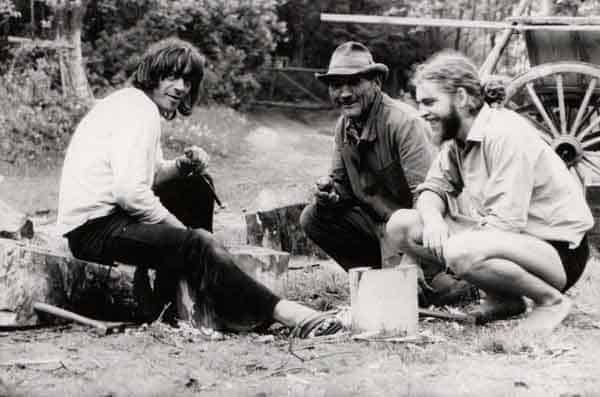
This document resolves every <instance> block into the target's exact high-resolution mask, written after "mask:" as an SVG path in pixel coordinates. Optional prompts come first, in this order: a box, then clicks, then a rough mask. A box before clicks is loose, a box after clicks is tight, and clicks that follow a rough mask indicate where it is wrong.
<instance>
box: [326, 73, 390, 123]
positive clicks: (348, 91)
mask: <svg viewBox="0 0 600 397" xmlns="http://www.w3.org/2000/svg"><path fill="white" fill-rule="evenodd" d="M328 84H329V96H330V97H331V99H332V100H333V102H334V103H335V104H336V105H337V106H339V108H340V109H341V111H342V114H344V115H345V116H346V117H350V118H361V117H363V116H365V115H366V112H368V111H369V108H370V107H371V103H373V100H374V99H375V94H376V93H377V87H378V86H377V82H376V81H375V80H371V79H368V78H366V77H363V76H356V75H354V76H344V77H341V76H340V77H334V78H331V79H330V80H329V81H328Z"/></svg>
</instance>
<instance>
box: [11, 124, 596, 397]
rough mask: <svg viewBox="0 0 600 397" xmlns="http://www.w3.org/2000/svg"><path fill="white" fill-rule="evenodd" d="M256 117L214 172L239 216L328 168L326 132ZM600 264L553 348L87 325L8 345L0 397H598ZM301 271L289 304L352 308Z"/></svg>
mask: <svg viewBox="0 0 600 397" xmlns="http://www.w3.org/2000/svg"><path fill="white" fill-rule="evenodd" d="M253 117H255V120H254V121H255V122H256V125H255V127H256V128H253V129H252V131H250V133H249V134H248V135H247V136H245V137H241V138H240V139H243V141H242V142H241V144H240V149H241V150H239V152H238V153H237V154H236V155H235V156H233V157H228V158H221V159H218V158H217V159H214V162H213V165H212V170H213V171H212V172H213V173H214V174H215V176H216V177H217V181H218V184H217V188H218V189H219V193H220V194H221V195H222V196H223V197H222V198H223V199H224V201H226V202H228V203H229V205H230V210H231V211H240V210H242V209H243V208H250V207H252V206H254V205H257V201H261V200H270V201H277V200H283V199H284V197H282V195H285V194H289V195H290V196H292V197H295V198H297V197H299V196H301V195H304V194H308V190H309V185H310V182H309V181H312V180H314V179H316V178H317V177H318V176H320V175H322V174H323V173H325V172H326V170H327V166H328V158H329V151H330V148H331V145H332V143H331V137H330V136H327V135H325V134H323V133H321V132H320V131H321V129H323V128H325V127H326V125H327V123H326V122H324V123H323V124H318V123H317V124H315V123H303V122H302V121H299V120H294V121H291V120H288V119H287V118H284V117H283V116H281V115H273V114H271V115H269V114H265V113H263V114H259V115H256V116H253ZM310 121H313V120H310ZM324 126H325V127H324ZM57 175H58V173H57V172H56V171H50V172H48V173H47V174H46V175H45V176H44V175H32V176H31V177H25V178H23V177H19V178H17V177H14V178H11V177H10V176H9V177H7V178H6V180H5V181H4V182H3V183H1V184H0V197H3V198H6V199H8V200H9V201H10V192H11V191H15V190H18V189H17V188H24V189H26V190H27V189H29V185H28V184H32V185H33V186H32V187H31V191H34V190H35V189H34V187H35V184H36V178H45V179H48V178H55V179H56V178H57ZM39 180H41V179H38V184H39ZM50 186H54V184H50ZM42 190H43V191H42V192H41V193H39V194H40V196H39V197H32V198H31V199H28V201H27V202H29V203H30V204H28V205H30V207H28V211H29V212H32V211H34V210H35V209H36V208H41V209H44V208H49V207H50V208H52V205H53V204H52V202H53V200H55V194H56V192H55V191H54V190H53V188H51V187H48V188H44V189H42ZM18 191H20V192H23V190H18ZM265 191H266V193H265ZM261 192H262V193H261ZM286 192H287V193H286ZM20 194H26V193H20ZM53 197H54V198H53ZM21 202H23V201H21ZM597 257H598V255H597V253H596V255H595V258H594V259H593V260H591V261H590V263H589V265H588V268H587V270H586V272H585V273H584V276H583V279H582V280H581V281H580V283H579V284H578V285H577V287H576V288H574V290H573V291H572V292H570V295H571V296H572V298H573V299H574V301H575V303H576V307H575V310H574V312H573V313H572V314H571V315H570V316H569V317H568V318H567V320H566V321H565V323H564V325H562V326H561V327H560V328H558V329H557V330H556V331H555V332H554V333H553V334H552V335H551V336H549V337H545V338H542V339H540V338H533V337H531V336H527V335H518V334H515V333H514V332H512V328H513V327H514V325H515V323H516V322H517V321H516V320H513V321H505V322H500V323H497V324H494V325H491V326H486V327H477V326H473V325H460V324H457V323H451V322H445V321H440V320H421V321H420V324H419V334H420V337H421V339H420V341H419V342H416V343H390V342H382V341H371V342H359V341H353V340H352V339H351V338H350V336H348V335H342V336H340V337H336V338H317V339H313V340H305V341H298V340H295V341H293V343H292V344H291V345H290V340H289V339H288V337H287V333H286V332H285V330H281V329H277V328H274V329H271V330H269V331H268V332H267V333H266V334H261V335H258V334H246V335H228V336H227V337H226V338H225V340H222V341H208V340H205V339H204V338H203V337H202V336H201V335H199V334H198V333H197V332H194V331H193V330H190V329H187V328H180V329H178V330H176V329H172V328H168V327H166V326H163V325H162V324H151V325H149V326H146V327H138V328H132V329H128V330H127V331H126V332H125V333H121V334H115V335H109V336H104V337H99V336H97V335H95V334H94V333H93V332H91V331H90V329H89V328H86V327H81V326H77V325H68V326H63V327H58V328H52V329H48V328H46V329H39V330H30V331H18V332H13V331H10V332H8V331H0V380H1V381H2V382H1V383H0V396H5V395H7V396H93V397H108V396H114V397H117V396H119V397H121V396H194V395H203V396H253V397H263V396H306V397H308V396H310V397H312V396H315V397H321V396H323V397H324V396H389V395H394V396H395V395H397V396H530V395H533V396H560V397H575V396H582V397H583V396H597V395H599V396H600V364H599V363H600V360H598V357H597V354H598V353H597V352H598V351H600V287H599V285H600V284H599V283H600V261H599V260H598V259H596V258H597ZM294 268H296V270H291V271H290V272H289V275H288V276H286V277H287V282H288V285H289V289H288V291H289V294H290V296H291V297H294V296H297V295H294V294H296V293H297V291H298V287H297V286H298V283H302V285H303V286H309V287H310V286H314V293H310V291H306V290H307V289H310V288H307V287H303V289H304V290H305V291H304V294H303V296H302V297H303V300H304V301H308V303H310V304H313V305H315V306H320V305H321V304H322V302H323V301H326V300H328V301H331V297H332V296H333V295H335V296H338V297H339V296H347V295H344V294H342V293H341V291H343V290H344V288H345V287H346V284H345V283H346V278H345V274H340V273H339V270H338V269H336V268H335V265H333V264H332V263H331V262H329V261H323V260H317V259H313V258H294ZM324 280H326V281H324ZM332 280H333V281H332ZM324 285H325V287H323V286H324ZM342 303H344V302H342ZM345 303H346V304H347V303H348V302H347V301H346V302H345Z"/></svg>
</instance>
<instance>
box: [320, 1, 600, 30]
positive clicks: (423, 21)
mask: <svg viewBox="0 0 600 397" xmlns="http://www.w3.org/2000/svg"><path fill="white" fill-rule="evenodd" d="M522 1H523V0H522ZM524 1H525V2H526V3H529V2H530V1H531V0H524ZM321 21H323V22H334V23H336V22H337V23H363V24H376V25H395V26H427V27H442V28H471V29H497V30H506V29H510V30H517V31H524V30H553V31H569V32H575V31H600V25H597V24H596V23H590V24H583V23H577V24H572V25H565V24H564V23H563V24H539V25H531V24H527V23H519V22H517V21H515V22H510V21H504V22H496V21H483V20H461V19H449V18H408V17H386V16H378V15H359V14H327V13H322V14H321Z"/></svg>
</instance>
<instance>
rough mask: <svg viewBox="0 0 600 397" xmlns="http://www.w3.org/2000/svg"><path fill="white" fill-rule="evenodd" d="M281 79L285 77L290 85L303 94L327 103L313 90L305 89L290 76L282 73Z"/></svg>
mask: <svg viewBox="0 0 600 397" xmlns="http://www.w3.org/2000/svg"><path fill="white" fill-rule="evenodd" d="M281 77H283V78H284V79H285V81H287V82H288V83H290V84H291V85H293V86H294V87H296V88H297V89H299V90H300V91H302V92H303V93H305V94H306V95H308V96H309V97H311V98H312V99H314V100H315V101H317V102H325V100H323V98H320V97H318V96H317V95H315V94H314V93H313V92H312V91H311V90H309V89H308V88H306V87H304V86H303V85H302V84H300V83H298V82H297V81H296V80H294V79H292V78H291V77H290V76H288V75H286V74H285V73H281Z"/></svg>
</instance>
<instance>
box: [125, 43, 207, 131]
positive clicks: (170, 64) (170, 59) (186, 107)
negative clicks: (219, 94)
mask: <svg viewBox="0 0 600 397" xmlns="http://www.w3.org/2000/svg"><path fill="white" fill-rule="evenodd" d="M204 63H205V61H204V56H202V54H200V52H199V51H198V49H196V47H194V46H193V45H192V44H191V43H188V42H187V41H184V40H181V39H179V38H176V37H170V38H167V39H164V40H161V41H159V42H157V43H155V44H153V45H151V46H150V47H149V48H148V49H147V50H146V52H145V53H144V55H143V56H142V59H141V61H140V63H139V64H138V66H137V69H136V70H135V72H134V73H133V77H132V84H133V86H134V87H136V88H139V89H140V90H143V91H144V92H146V93H149V92H150V91H152V90H153V89H155V88H156V87H158V83H159V82H160V81H161V80H163V79H165V78H166V77H169V76H175V77H182V78H183V79H184V80H187V81H189V82H190V83H191V88H190V92H189V94H188V95H187V96H186V97H185V98H184V99H183V100H182V101H181V103H180V104H179V107H178V108H177V110H178V111H179V113H181V114H182V115H184V116H189V115H190V113H192V108H193V106H194V103H196V100H197V99H198V95H199V89H200V83H201V82H202V78H203V77H204ZM163 116H164V117H165V118H166V119H168V120H170V119H172V118H173V117H175V112H173V113H172V114H168V115H164V114H163Z"/></svg>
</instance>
